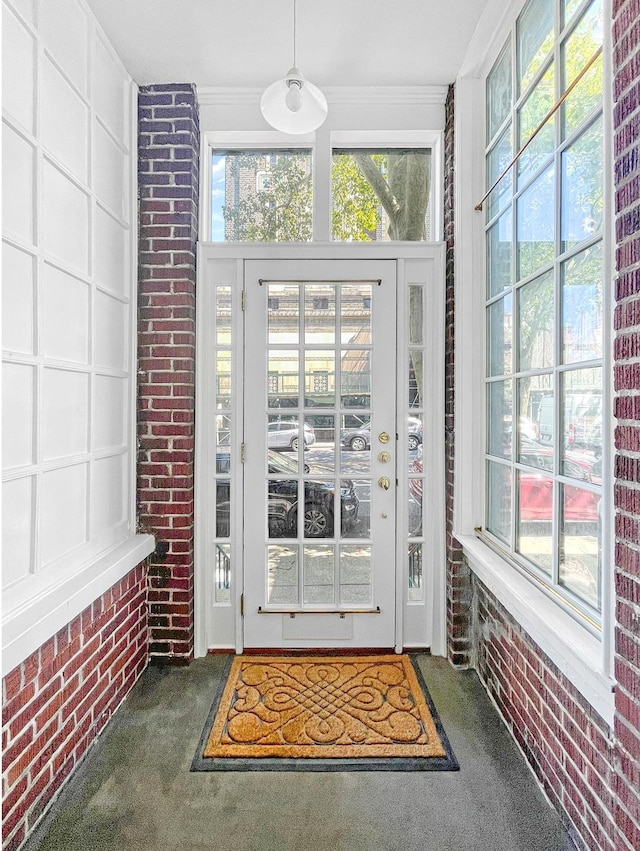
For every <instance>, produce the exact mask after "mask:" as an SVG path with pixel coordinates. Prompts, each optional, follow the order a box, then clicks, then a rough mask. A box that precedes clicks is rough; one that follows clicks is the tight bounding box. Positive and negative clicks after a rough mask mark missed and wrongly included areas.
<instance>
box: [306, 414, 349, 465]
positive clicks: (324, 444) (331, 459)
mask: <svg viewBox="0 0 640 851" xmlns="http://www.w3.org/2000/svg"><path fill="white" fill-rule="evenodd" d="M307 420H310V421H311V422H313V423H314V425H313V431H314V435H315V439H316V449H317V450H318V451H317V452H313V453H310V454H309V455H306V456H305V459H304V461H305V463H306V464H307V466H308V467H309V468H310V472H311V473H312V474H316V473H317V474H318V475H322V476H326V475H330V474H333V473H334V472H335V469H336V443H339V441H340V436H339V434H337V433H336V429H335V423H336V418H335V417H334V416H333V415H328V414H314V415H312V416H309V415H307Z"/></svg>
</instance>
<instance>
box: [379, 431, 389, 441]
mask: <svg viewBox="0 0 640 851" xmlns="http://www.w3.org/2000/svg"><path fill="white" fill-rule="evenodd" d="M378 440H379V441H380V443H389V434H388V433H387V432H386V431H381V432H380V434H379V435H378Z"/></svg>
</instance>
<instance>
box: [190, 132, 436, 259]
mask: <svg viewBox="0 0 640 851" xmlns="http://www.w3.org/2000/svg"><path fill="white" fill-rule="evenodd" d="M443 138H444V137H443V133H442V132H440V131H435V130H433V131H432V130H331V131H329V132H328V133H325V134H316V133H306V134H301V135H299V136H290V135H288V134H286V133H279V132H277V131H271V130H260V131H256V130H247V131H242V130H240V131H235V130H227V131H208V132H207V131H205V132H203V133H202V143H201V158H200V159H201V169H200V194H201V198H203V199H209V196H210V188H211V153H212V151H214V150H216V149H224V148H229V149H232V148H234V149H237V150H247V151H249V150H252V149H257V150H262V149H272V150H274V151H277V150H279V149H286V150H290V149H292V148H306V149H309V150H310V151H311V174H312V180H313V238H312V240H311V242H310V243H309V244H313V243H331V244H332V245H352V244H355V243H348V242H339V241H337V240H333V239H332V238H331V207H332V198H331V158H332V151H333V149H334V148H429V149H430V150H431V167H432V180H431V189H430V204H431V210H432V217H431V239H430V240H428V241H427V242H425V243H424V244H425V245H426V244H429V243H433V242H440V241H441V240H442V238H443V230H442V229H443V210H442V200H443V197H444V196H443V193H444V176H443V173H442V168H443V144H444V142H443ZM200 239H201V241H202V242H207V243H209V242H210V241H211V204H210V203H209V201H208V200H207V202H206V203H204V204H201V217H200ZM385 243H386V244H388V245H392V244H393V241H390V240H388V241H387V240H385ZM214 244H216V245H229V244H232V243H231V242H230V241H224V242H216V243H214ZM245 244H246V243H245ZM264 244H265V245H267V244H272V243H264Z"/></svg>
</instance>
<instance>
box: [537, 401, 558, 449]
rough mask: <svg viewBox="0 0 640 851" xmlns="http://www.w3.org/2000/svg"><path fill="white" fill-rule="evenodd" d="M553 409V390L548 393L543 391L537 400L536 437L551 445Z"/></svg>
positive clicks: (553, 425)
mask: <svg viewBox="0 0 640 851" xmlns="http://www.w3.org/2000/svg"><path fill="white" fill-rule="evenodd" d="M555 410H556V409H555V397H554V395H553V390H552V391H551V392H550V393H544V394H543V395H542V396H541V397H540V399H539V402H538V437H539V438H540V442H541V443H543V444H549V445H551V446H554V442H553V436H554V434H555V422H556V413H555Z"/></svg>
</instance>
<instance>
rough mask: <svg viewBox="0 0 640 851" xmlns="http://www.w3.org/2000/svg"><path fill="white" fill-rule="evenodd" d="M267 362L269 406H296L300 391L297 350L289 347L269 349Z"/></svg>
mask: <svg viewBox="0 0 640 851" xmlns="http://www.w3.org/2000/svg"><path fill="white" fill-rule="evenodd" d="M268 362H269V365H268V370H269V373H268V376H267V382H268V392H269V407H270V408H291V407H297V405H298V394H299V392H300V379H299V375H298V352H297V351H293V350H291V349H283V350H274V349H270V350H269V357H268Z"/></svg>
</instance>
